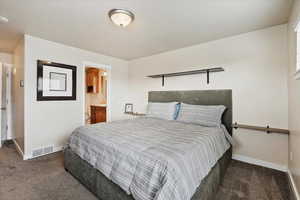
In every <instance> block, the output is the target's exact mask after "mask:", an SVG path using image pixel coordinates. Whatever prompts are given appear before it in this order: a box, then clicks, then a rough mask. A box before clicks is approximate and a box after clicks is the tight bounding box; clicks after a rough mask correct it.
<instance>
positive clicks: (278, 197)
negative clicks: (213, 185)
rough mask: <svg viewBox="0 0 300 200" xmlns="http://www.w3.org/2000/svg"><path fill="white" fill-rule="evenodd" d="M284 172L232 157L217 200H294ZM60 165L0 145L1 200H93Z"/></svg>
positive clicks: (52, 158) (57, 159) (59, 160)
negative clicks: (30, 157) (30, 158)
mask: <svg viewBox="0 0 300 200" xmlns="http://www.w3.org/2000/svg"><path fill="white" fill-rule="evenodd" d="M291 197H292V195H291V190H290V188H289V183H288V179H287V175H286V174H285V173H283V172H279V171H276V170H272V169H267V168H263V167H259V166H254V165H250V164H246V163H242V162H238V161H232V162H231V164H230V167H229V168H228V170H227V173H226V175H225V178H224V181H223V183H222V185H221V187H220V189H219V192H218V194H217V198H216V200H294V199H293V198H291ZM96 199H97V198H96V197H95V196H94V195H93V194H92V193H90V192H89V191H88V190H87V189H86V188H85V187H83V186H82V185H81V184H80V183H79V182H78V181H77V180H76V179H74V178H73V177H72V176H71V175H70V174H69V173H67V172H65V170H64V167H63V155H62V153H54V154H51V155H47V156H43V157H41V158H37V159H33V160H29V161H23V160H22V159H21V158H20V156H19V155H18V153H17V152H16V150H15V148H14V145H13V144H5V145H4V147H3V148H1V149H0V200H96Z"/></svg>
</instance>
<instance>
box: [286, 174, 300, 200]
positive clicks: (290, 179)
mask: <svg viewBox="0 0 300 200" xmlns="http://www.w3.org/2000/svg"><path fill="white" fill-rule="evenodd" d="M287 174H288V177H289V181H290V185H291V187H292V190H293V192H294V195H295V197H296V200H300V196H299V192H298V189H297V187H296V184H295V181H294V178H293V174H292V172H291V171H290V170H288V171H287Z"/></svg>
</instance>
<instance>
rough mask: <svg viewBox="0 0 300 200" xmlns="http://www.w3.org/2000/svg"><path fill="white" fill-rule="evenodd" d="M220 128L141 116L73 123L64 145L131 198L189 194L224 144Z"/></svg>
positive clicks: (170, 198)
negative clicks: (131, 118) (74, 126)
mask: <svg viewBox="0 0 300 200" xmlns="http://www.w3.org/2000/svg"><path fill="white" fill-rule="evenodd" d="M224 131H225V128H224V127H220V128H217V127H203V126H199V125H194V124H189V123H182V122H177V121H167V120H162V119H156V118H149V117H148V118H147V117H141V118H137V119H133V120H122V121H116V122H111V123H99V124H95V125H89V126H83V127H79V128H77V129H76V130H75V131H74V132H73V134H72V135H71V137H70V139H69V146H70V148H71V149H72V151H74V152H75V153H77V154H78V155H79V156H80V157H81V158H82V159H84V160H86V161H87V162H88V163H90V164H91V165H92V166H94V167H95V168H97V169H98V170H99V171H101V172H102V173H103V174H104V175H105V176H106V177H107V178H109V179H110V180H111V181H113V182H114V183H116V184H118V185H119V186H120V187H121V188H122V189H123V190H124V191H126V192H127V194H131V195H132V196H133V197H134V199H136V200H152V199H154V200H189V199H190V198H191V197H192V196H193V194H194V192H195V191H196V189H197V187H198V186H199V185H200V183H201V180H202V179H203V178H204V177H205V176H206V175H207V174H208V173H209V171H210V169H211V168H212V167H213V166H214V165H215V164H216V162H217V161H218V159H219V158H220V157H221V156H222V155H223V154H224V153H225V151H226V150H227V149H228V148H229V147H230V145H229V143H228V142H227V140H226V137H225V133H224ZM227 134H228V133H227Z"/></svg>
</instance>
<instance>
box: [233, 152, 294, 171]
mask: <svg viewBox="0 0 300 200" xmlns="http://www.w3.org/2000/svg"><path fill="white" fill-rule="evenodd" d="M232 159H234V160H239V161H242V162H246V163H250V164H254V165H259V166H263V167H267V168H271V169H276V170H278V171H282V172H288V168H287V166H285V165H279V164H276V163H271V162H267V161H263V160H258V159H255V158H251V157H248V156H243V155H240V154H233V155H232Z"/></svg>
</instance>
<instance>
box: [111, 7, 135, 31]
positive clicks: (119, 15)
mask: <svg viewBox="0 0 300 200" xmlns="http://www.w3.org/2000/svg"><path fill="white" fill-rule="evenodd" d="M108 16H109V18H110V19H111V21H112V22H113V23H114V24H116V25H118V26H121V27H125V26H128V25H129V24H130V23H131V22H132V21H133V20H134V14H133V13H132V12H130V11H128V10H123V9H112V10H110V11H109V13H108Z"/></svg>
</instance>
